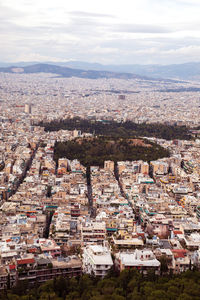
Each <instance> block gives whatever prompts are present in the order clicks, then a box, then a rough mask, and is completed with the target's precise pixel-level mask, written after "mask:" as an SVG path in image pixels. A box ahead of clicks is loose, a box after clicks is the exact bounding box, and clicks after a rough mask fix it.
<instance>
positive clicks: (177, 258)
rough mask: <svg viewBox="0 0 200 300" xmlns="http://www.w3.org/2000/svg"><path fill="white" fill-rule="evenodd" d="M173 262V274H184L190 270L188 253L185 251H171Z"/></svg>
mask: <svg viewBox="0 0 200 300" xmlns="http://www.w3.org/2000/svg"><path fill="white" fill-rule="evenodd" d="M171 251H172V254H173V260H172V266H173V270H174V273H176V274H177V273H180V272H185V271H187V270H189V268H190V258H189V256H188V251H187V250H185V249H172V250H171Z"/></svg>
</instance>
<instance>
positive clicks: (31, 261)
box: [17, 258, 35, 265]
mask: <svg viewBox="0 0 200 300" xmlns="http://www.w3.org/2000/svg"><path fill="white" fill-rule="evenodd" d="M34 262H35V260H34V258H26V259H18V260H17V264H18V265H26V264H34Z"/></svg>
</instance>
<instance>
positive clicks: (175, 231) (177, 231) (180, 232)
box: [174, 230, 183, 234]
mask: <svg viewBox="0 0 200 300" xmlns="http://www.w3.org/2000/svg"><path fill="white" fill-rule="evenodd" d="M174 234H183V232H182V231H180V230H174Z"/></svg>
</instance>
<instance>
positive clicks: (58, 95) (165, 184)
mask: <svg viewBox="0 0 200 300" xmlns="http://www.w3.org/2000/svg"><path fill="white" fill-rule="evenodd" d="M0 82H1V85H0V215H1V218H0V223H1V225H0V259H1V267H0V290H1V291H4V290H6V289H12V288H15V287H16V286H18V285H19V284H20V283H23V282H28V286H29V287H30V288H31V287H33V286H34V284H36V283H37V284H42V283H44V282H46V281H48V280H51V279H55V278H58V277H59V276H63V277H64V278H71V277H79V276H81V274H88V275H91V276H95V277H97V278H104V277H105V276H107V275H108V274H109V272H111V270H112V271H114V272H116V273H117V272H122V271H123V270H126V269H128V270H130V269H131V270H132V269H134V270H137V271H138V272H140V273H141V274H143V276H147V275H148V274H149V272H153V273H154V275H162V274H163V273H164V274H171V275H172V274H180V273H182V272H185V271H187V270H193V269H195V270H196V269H197V270H198V269H199V268H200V249H199V246H200V221H199V218H200V138H199V134H200V131H199V125H200V119H199V114H200V96H199V93H198V92H195V91H185V90H184V91H178V92H174V91H173V92H171V91H169V92H168V91H167V88H168V87H169V86H170V89H178V90H179V89H180V88H183V87H187V88H188V87H190V88H191V87H199V85H198V83H195V82H171V83H170V85H169V83H168V82H166V81H165V80H163V81H162V80H155V81H153V82H151V81H149V80H145V79H143V80H142V79H130V80H123V79H113V78H110V79H80V78H60V77H56V76H55V74H43V73H41V74H8V73H0ZM163 90H164V92H163ZM76 117H79V118H81V119H87V120H90V121H92V122H108V123H107V124H109V121H115V122H122V123H123V122H126V121H133V122H135V123H137V124H143V123H145V124H151V123H158V124H159V123H160V124H166V125H174V124H175V125H177V126H178V125H184V126H186V127H187V128H188V131H189V132H190V133H191V138H190V139H187V140H181V139H178V138H177V139H173V140H169V139H168V140H166V139H161V138H156V137H145V136H141V137H139V138H137V139H135V140H134V142H133V147H134V146H138V145H140V146H144V145H143V143H144V140H145V141H146V142H145V143H146V146H145V147H147V148H148V147H152V145H151V143H155V145H159V146H160V147H162V149H165V150H167V151H168V152H169V155H167V156H166V157H162V158H158V159H157V160H148V159H146V160H145V159H144V160H141V159H139V160H134V159H133V160H130V159H129V160H125V161H123V160H122V161H112V160H105V161H104V163H103V165H102V164H101V165H98V164H96V165H89V166H88V165H87V166H86V165H83V164H81V162H80V161H79V160H78V159H77V158H76V157H74V159H69V157H67V156H66V155H63V157H57V160H56V159H55V147H56V144H57V143H58V142H60V143H66V142H69V141H78V143H80V141H81V140H83V139H84V140H85V139H87V140H88V141H91V142H92V140H93V139H94V138H95V137H96V133H95V132H93V133H89V132H82V131H81V130H79V129H78V128H77V129H76V128H75V129H74V130H68V129H67V128H66V129H61V130H57V131H48V130H45V128H44V127H42V126H41V122H44V123H45V124H48V123H49V124H50V123H51V122H54V121H58V122H59V121H61V120H65V119H71V120H73V119H74V118H76ZM39 125H40V126H39ZM105 135H106V132H105ZM148 141H149V143H150V144H148ZM112 143H113V142H112ZM105 147H106V146H105ZM145 147H144V148H143V149H144V150H143V152H144V153H145ZM86 152H87V150H86ZM166 153H167V152H166ZM86 154H87V153H86ZM95 155H97V156H98V154H95ZM27 299H28V298H27ZM49 299H50V298H49ZM52 299H54V298H52ZM56 299H57V298H56ZM62 299H63V298H62ZM66 299H67V298H66ZM70 299H72V298H70ZM73 299H75V298H73ZM76 299H79V298H76ZM112 299H117V298H112ZM124 299H125V298H124ZM134 299H135V298H134ZM154 299H157V298H154ZM159 299H160V298H159ZM191 299H194V298H191Z"/></svg>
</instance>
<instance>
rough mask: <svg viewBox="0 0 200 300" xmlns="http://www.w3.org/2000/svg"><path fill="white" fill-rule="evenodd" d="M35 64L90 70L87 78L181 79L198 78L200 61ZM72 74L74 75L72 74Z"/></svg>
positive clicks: (7, 65) (10, 65)
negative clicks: (120, 63) (183, 62)
mask: <svg viewBox="0 0 200 300" xmlns="http://www.w3.org/2000/svg"><path fill="white" fill-rule="evenodd" d="M13 65H14V64H10V63H0V66H1V67H6V68H10V67H12V66H13ZM16 65H17V66H18V67H23V68H25V67H27V66H32V65H35V63H33V62H27V63H26V62H19V63H16ZM37 65H42V66H46V65H48V66H50V65H51V66H52V65H53V66H60V67H67V68H70V69H73V70H74V72H76V71H77V70H78V71H80V73H82V72H84V71H90V72H89V73H87V74H88V76H89V77H88V78H101V77H105V75H106V77H107V76H108V77H115V76H116V78H120V76H122V77H123V76H124V77H126V78H130V73H131V74H134V75H135V74H137V75H139V76H142V78H146V77H150V78H165V79H182V80H194V79H200V63H199V62H193V63H185V64H173V65H165V66H161V65H138V64H126V65H102V64H99V63H88V62H81V61H69V62H57V63H53V62H45V64H40V63H37V64H36V66H37ZM0 69H1V68H0ZM91 70H92V71H100V72H103V73H99V74H98V76H100V77H97V73H93V72H91ZM57 71H58V70H57ZM62 72H63V71H62ZM65 72H66V70H65ZM68 72H69V71H68ZM71 72H72V71H71ZM53 73H54V72H53ZM108 73H109V74H108ZM113 73H114V74H113ZM115 73H122V74H123V75H122V74H121V75H119V74H118V75H116V74H115ZM76 74H77V73H76ZM127 74H128V75H127ZM79 75H81V74H79ZM62 76H63V75H62ZM65 76H66V75H65ZM72 76H74V75H72ZM75 76H77V75H75ZM135 76H136V75H135ZM67 77H68V76H67ZM80 77H85V75H84V76H83V74H82V75H81V76H80ZM131 78H132V77H131Z"/></svg>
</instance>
